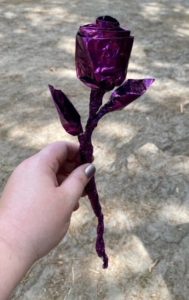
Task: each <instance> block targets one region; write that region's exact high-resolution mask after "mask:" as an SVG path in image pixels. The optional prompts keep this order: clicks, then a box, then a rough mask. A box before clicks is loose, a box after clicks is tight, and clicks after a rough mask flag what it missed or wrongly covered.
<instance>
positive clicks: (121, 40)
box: [75, 16, 134, 91]
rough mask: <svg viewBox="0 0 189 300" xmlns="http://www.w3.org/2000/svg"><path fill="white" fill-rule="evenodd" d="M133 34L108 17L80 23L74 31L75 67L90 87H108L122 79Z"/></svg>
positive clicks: (110, 88)
mask: <svg viewBox="0 0 189 300" xmlns="http://www.w3.org/2000/svg"><path fill="white" fill-rule="evenodd" d="M133 40H134V37H133V36H130V31H129V30H126V29H123V28H121V27H120V26H119V22H118V21H117V20H116V19H114V18H112V17H110V16H103V17H98V18H97V20H96V24H88V25H84V26H81V27H80V28H79V31H78V33H77V35H76V56H75V60H76V71H77V76H78V78H79V79H80V80H81V81H82V82H84V83H85V84H86V85H87V86H89V87H91V88H101V89H103V90H105V91H109V90H112V89H113V88H114V87H115V86H119V85H121V84H122V83H123V81H124V80H125V77H126V74H127V67H128V63H129V58H130V54H131V50H132V45H133Z"/></svg>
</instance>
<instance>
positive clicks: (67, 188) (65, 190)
mask: <svg viewBox="0 0 189 300" xmlns="http://www.w3.org/2000/svg"><path fill="white" fill-rule="evenodd" d="M95 171H96V169H95V166H94V165H93V164H84V165H81V166H79V167H78V168H76V169H75V170H73V171H72V172H71V173H70V175H69V176H68V177H67V178H66V179H65V180H64V181H63V183H62V184H61V185H60V186H59V189H60V192H61V193H62V194H63V195H64V196H65V198H66V199H67V200H68V202H69V203H70V204H71V206H72V207H75V205H76V204H77V202H78V200H79V198H80V197H81V196H82V194H83V191H84V188H85V187H86V185H87V183H88V182H89V181H90V179H91V178H92V177H93V176H94V174H95Z"/></svg>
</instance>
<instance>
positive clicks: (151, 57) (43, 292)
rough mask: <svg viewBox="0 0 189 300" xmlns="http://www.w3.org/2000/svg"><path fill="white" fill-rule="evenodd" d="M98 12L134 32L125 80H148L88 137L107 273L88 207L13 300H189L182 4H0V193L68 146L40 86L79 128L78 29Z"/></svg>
mask: <svg viewBox="0 0 189 300" xmlns="http://www.w3.org/2000/svg"><path fill="white" fill-rule="evenodd" d="M102 14H110V15H112V16H114V17H116V18H117V19H119V21H120V23H121V24H122V26H128V27H129V28H130V29H131V30H132V33H133V34H134V35H135V44H134V47H133V51H132V57H131V60H130V65H129V71H128V78H144V77H149V76H152V77H155V78H156V83H155V84H154V86H153V87H152V88H151V89H150V90H149V92H148V93H147V94H146V95H145V96H143V97H142V98H141V100H139V101H137V102H136V103H133V104H131V105H130V106H129V107H128V109H125V110H123V111H120V112H116V113H112V114H109V115H107V116H106V117H105V118H104V119H103V120H102V121H101V123H100V124H99V127H98V129H97V130H96V133H95V135H94V146H95V164H96V167H97V183H98V189H99V193H100V195H101V201H102V206H103V210H104V215H105V226H106V234H105V239H106V245H107V252H108V255H109V258H110V262H109V268H108V269H107V270H103V269H102V268H101V264H102V263H101V260H100V259H99V258H98V257H97V256H96V253H95V247H94V244H95V235H96V219H95V217H94V215H93V213H92V210H91V207H90V205H89V203H88V200H87V199H84V200H82V201H81V206H80V209H79V210H78V211H77V213H74V216H73V218H72V224H71V227H70V230H69V233H68V235H67V236H66V238H65V239H64V241H63V242H62V243H61V244H60V245H59V246H58V247H57V248H56V249H54V250H53V251H52V252H51V253H50V254H49V255H48V256H47V257H45V258H44V259H42V260H40V261H39V262H38V263H37V264H36V265H35V266H34V267H33V268H32V270H31V271H30V272H29V273H28V274H27V276H26V277H25V279H24V280H23V282H22V283H21V284H20V285H19V287H18V288H17V289H16V291H15V294H14V296H13V298H12V299H14V300H50V299H57V300H62V299H64V300H72V299H73V300H75V299H79V300H89V299H91V300H95V299H99V300H115V299H116V300H125V299H126V300H134V299H137V300H148V299H152V300H158V299H161V300H173V299H175V300H188V299H189V296H188V295H189V99H188V93H189V85H188V82H187V81H188V78H189V2H188V0H171V1H170V0H157V1H154V0H144V1H141V0H132V1H131V0H127V1H125V0H118V1H112V0H109V1H108V0H96V1H93V2H91V1H83V0H72V1H68V0H55V1H50V0H45V1H40V0H38V1H30V0H28V1H22V0H14V1H11V0H9V1H0V53H1V54H0V56H1V59H0V90H1V93H0V188H1V191H2V190H3V186H4V184H5V182H6V180H7V178H8V176H9V175H10V173H11V171H12V170H13V169H14V168H15V166H16V165H17V164H18V163H19V162H21V161H22V160H23V159H24V158H26V157H28V156H30V155H31V154H33V153H35V152H36V151H38V150H39V149H41V148H42V147H43V146H45V145H46V144H49V143H51V142H54V141H56V140H62V139H67V140H71V141H74V140H75V139H74V138H71V137H70V136H68V135H67V134H66V133H65V132H64V131H63V129H62V128H61V125H60V123H59V120H58V117H57V114H56V111H55V109H54V107H53V104H52V102H51V99H50V95H49V91H48V88H47V85H48V84H49V83H51V84H54V85H55V86H56V87H59V88H62V89H63V90H64V92H65V93H67V94H68V96H69V97H70V98H71V100H72V101H73V103H74V104H75V106H76V107H77V109H78V110H79V111H80V113H81V115H82V117H83V122H85V121H86V118H87V114H88V98H89V89H88V88H86V87H85V86H84V85H82V83H80V82H79V80H77V79H76V75H75V65H74V48H75V33H76V31H77V29H78V26H79V25H81V24H85V23H89V22H92V21H93V20H94V19H95V17H96V16H99V15H102ZM34 221H35V220H34Z"/></svg>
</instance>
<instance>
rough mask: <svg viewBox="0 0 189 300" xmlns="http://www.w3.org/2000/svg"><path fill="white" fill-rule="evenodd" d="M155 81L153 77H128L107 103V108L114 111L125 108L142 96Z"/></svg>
mask: <svg viewBox="0 0 189 300" xmlns="http://www.w3.org/2000/svg"><path fill="white" fill-rule="evenodd" d="M154 81H155V79H153V78H147V79H138V80H137V79H128V80H127V81H125V83H124V84H123V85H122V86H120V87H119V88H118V89H116V90H115V91H114V92H113V93H112V95H111V97H110V101H109V102H108V103H107V104H106V105H105V106H106V110H108V112H109V111H114V110H120V109H123V108H124V107H125V106H127V105H128V104H130V103H131V102H133V101H134V100H136V99H137V98H139V97H140V96H142V95H143V94H144V93H145V92H146V91H147V90H148V89H149V87H150V86H151V85H152V83H153V82H154Z"/></svg>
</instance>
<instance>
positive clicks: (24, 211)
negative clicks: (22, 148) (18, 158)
mask: <svg viewBox="0 0 189 300" xmlns="http://www.w3.org/2000/svg"><path fill="white" fill-rule="evenodd" d="M78 165H79V152H78V146H77V145H74V144H72V143H67V142H56V143H54V144H51V145H49V146H47V147H45V148H44V149H43V150H41V151H40V152H38V153H37V154H35V155H33V156H32V157H30V158H28V159H26V160H25V161H23V162H22V163H21V164H20V165H19V166H18V167H17V168H16V169H15V171H14V172H13V174H12V175H11V177H10V178H9V180H8V183H7V185H6V187H5V189H4V192H3V195H2V198H1V200H0V239H2V240H4V241H5V242H6V243H7V244H8V245H9V246H11V247H12V249H13V250H14V252H15V255H18V256H19V257H20V258H21V259H22V260H23V259H24V258H25V260H26V261H28V264H30V265H32V263H33V262H34V261H36V260H37V259H39V258H41V257H42V256H44V255H45V254H47V253H48V252H49V251H50V250H51V249H52V248H54V247H55V246H56V245H57V244H58V243H59V242H60V240H61V239H62V238H63V237H64V235H65V234H66V232H67V230H68V227H69V224H70V218H71V215H72V212H73V210H74V209H76V208H77V207H78V201H79V198H80V197H81V195H82V193H83V191H84V188H85V186H86V184H87V183H88V181H89V180H90V178H91V177H92V176H93V175H94V172H95V168H94V167H93V165H89V164H85V165H81V166H79V167H78ZM86 168H87V170H86Z"/></svg>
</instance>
